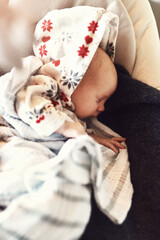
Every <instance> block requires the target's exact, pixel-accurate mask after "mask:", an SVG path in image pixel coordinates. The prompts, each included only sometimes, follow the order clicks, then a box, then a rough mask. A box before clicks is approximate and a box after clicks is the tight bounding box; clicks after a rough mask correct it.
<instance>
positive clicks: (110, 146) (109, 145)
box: [104, 142, 119, 153]
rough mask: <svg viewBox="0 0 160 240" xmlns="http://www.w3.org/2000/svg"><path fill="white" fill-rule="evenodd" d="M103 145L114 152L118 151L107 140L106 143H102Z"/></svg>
mask: <svg viewBox="0 0 160 240" xmlns="http://www.w3.org/2000/svg"><path fill="white" fill-rule="evenodd" d="M104 145H105V146H106V147H108V148H110V149H111V150H113V151H114V152H115V153H119V150H118V149H117V148H116V147H115V146H114V144H112V143H111V142H107V144H104Z"/></svg>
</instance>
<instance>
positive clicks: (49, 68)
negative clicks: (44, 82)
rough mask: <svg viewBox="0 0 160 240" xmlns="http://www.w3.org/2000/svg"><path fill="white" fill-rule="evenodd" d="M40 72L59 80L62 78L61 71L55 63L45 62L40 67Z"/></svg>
mask: <svg viewBox="0 0 160 240" xmlns="http://www.w3.org/2000/svg"><path fill="white" fill-rule="evenodd" d="M38 74H43V75H45V76H48V77H51V78H54V79H55V80H57V81H58V80H59V79H60V76H61V73H60V71H58V70H57V68H56V67H54V65H53V64H52V63H51V62H50V63H46V64H44V65H43V66H42V67H41V68H40V69H39V71H38Z"/></svg>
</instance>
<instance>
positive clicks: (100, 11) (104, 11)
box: [96, 9, 107, 16]
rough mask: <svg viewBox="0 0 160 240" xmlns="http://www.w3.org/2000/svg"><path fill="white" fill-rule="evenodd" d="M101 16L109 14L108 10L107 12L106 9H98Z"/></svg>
mask: <svg viewBox="0 0 160 240" xmlns="http://www.w3.org/2000/svg"><path fill="white" fill-rule="evenodd" d="M96 12H97V13H98V14H99V15H101V16H102V15H103V14H105V13H107V10H105V9H98V10H97V11H96Z"/></svg>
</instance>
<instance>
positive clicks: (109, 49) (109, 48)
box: [106, 42, 115, 58]
mask: <svg viewBox="0 0 160 240" xmlns="http://www.w3.org/2000/svg"><path fill="white" fill-rule="evenodd" d="M106 53H107V54H108V56H109V57H110V58H113V57H114V55H115V47H114V46H113V43H109V42H108V43H107V48H106Z"/></svg>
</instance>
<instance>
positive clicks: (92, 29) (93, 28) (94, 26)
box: [88, 21, 99, 33]
mask: <svg viewBox="0 0 160 240" xmlns="http://www.w3.org/2000/svg"><path fill="white" fill-rule="evenodd" d="M98 27H99V26H98V22H95V21H92V22H91V23H90V26H89V27H88V31H90V32H92V33H95V31H97V28H98Z"/></svg>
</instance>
